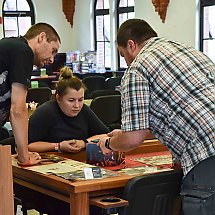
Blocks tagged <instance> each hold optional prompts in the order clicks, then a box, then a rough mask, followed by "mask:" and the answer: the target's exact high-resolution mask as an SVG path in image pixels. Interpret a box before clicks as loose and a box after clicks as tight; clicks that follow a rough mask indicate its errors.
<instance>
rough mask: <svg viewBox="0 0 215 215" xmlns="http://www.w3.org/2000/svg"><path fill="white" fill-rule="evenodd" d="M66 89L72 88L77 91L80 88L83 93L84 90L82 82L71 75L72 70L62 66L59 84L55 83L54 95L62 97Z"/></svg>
mask: <svg viewBox="0 0 215 215" xmlns="http://www.w3.org/2000/svg"><path fill="white" fill-rule="evenodd" d="M68 88H72V89H75V90H77V91H78V90H80V89H81V88H83V89H84V91H85V90H86V87H85V85H84V84H83V82H82V81H81V80H80V79H79V78H78V77H76V76H74V75H73V73H72V70H71V69H70V68H69V67H67V66H64V67H62V68H61V69H60V76H59V82H58V83H57V87H56V93H55V94H58V95H59V96H63V95H65V94H66V90H67V89H68Z"/></svg>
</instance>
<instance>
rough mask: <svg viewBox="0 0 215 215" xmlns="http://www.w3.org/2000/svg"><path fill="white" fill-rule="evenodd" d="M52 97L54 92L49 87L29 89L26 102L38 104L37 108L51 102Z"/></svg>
mask: <svg viewBox="0 0 215 215" xmlns="http://www.w3.org/2000/svg"><path fill="white" fill-rule="evenodd" d="M51 96H52V91H51V89H50V88H49V87H39V88H29V89H28V93H27V98H26V102H27V103H29V102H36V103H38V105H37V106H39V105H41V104H43V103H44V102H46V101H49V100H50V99H51Z"/></svg>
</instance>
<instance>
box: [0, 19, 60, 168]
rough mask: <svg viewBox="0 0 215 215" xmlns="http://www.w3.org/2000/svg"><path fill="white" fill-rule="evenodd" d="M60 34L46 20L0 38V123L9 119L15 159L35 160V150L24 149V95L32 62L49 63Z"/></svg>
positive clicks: (26, 136) (57, 47) (37, 159)
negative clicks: (17, 35)
mask: <svg viewBox="0 0 215 215" xmlns="http://www.w3.org/2000/svg"><path fill="white" fill-rule="evenodd" d="M60 42H61V41H60V37H59V35H58V33H57V32H56V30H55V29H54V28H53V27H52V26H51V25H49V24H46V23H38V24H35V25H33V26H32V27H31V28H30V29H29V30H28V31H27V33H26V34H25V35H24V36H23V37H18V38H16V37H11V38H3V39H1V40H0V126H3V125H4V123H5V122H6V121H8V120H9V117H10V121H11V125H12V129H13V135H14V137H15V142H16V145H17V153H18V163H19V164H20V165H22V166H28V165H33V164H37V163H39V162H40V160H41V158H40V156H39V154H37V153H35V152H33V153H30V152H28V112H27V108H26V104H25V103H26V95H27V90H28V87H29V86H30V81H31V72H32V69H33V65H36V66H39V67H42V66H44V65H45V64H49V63H53V61H54V56H55V55H56V53H57V52H58V49H59V46H60Z"/></svg>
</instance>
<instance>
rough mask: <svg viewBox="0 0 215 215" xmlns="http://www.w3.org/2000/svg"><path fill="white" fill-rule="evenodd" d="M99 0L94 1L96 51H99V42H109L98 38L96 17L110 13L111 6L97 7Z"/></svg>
mask: <svg viewBox="0 0 215 215" xmlns="http://www.w3.org/2000/svg"><path fill="white" fill-rule="evenodd" d="M97 1H98V0H95V1H94V7H93V8H94V10H93V11H94V49H95V51H96V52H97V48H98V44H97V43H98V42H103V43H104V44H105V43H107V42H108V41H105V40H103V41H100V40H97V25H96V17H97V16H103V17H104V16H105V15H110V11H109V10H110V8H109V9H96V5H97ZM103 22H104V19H103ZM103 26H104V23H103ZM103 35H104V29H103ZM104 51H105V46H104ZM104 62H105V55H104ZM105 69H110V67H105Z"/></svg>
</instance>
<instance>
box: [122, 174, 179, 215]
mask: <svg viewBox="0 0 215 215" xmlns="http://www.w3.org/2000/svg"><path fill="white" fill-rule="evenodd" d="M181 181H182V171H181V170H173V171H168V172H162V173H157V174H150V175H145V176H139V177H135V178H133V179H131V180H130V181H129V182H128V183H127V185H126V187H125V190H124V199H126V200H128V201H129V206H127V207H125V208H124V210H123V213H122V214H123V215H176V214H177V215H179V214H180V208H181V202H180V196H179V193H180V188H181ZM120 214H121V213H120Z"/></svg>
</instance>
